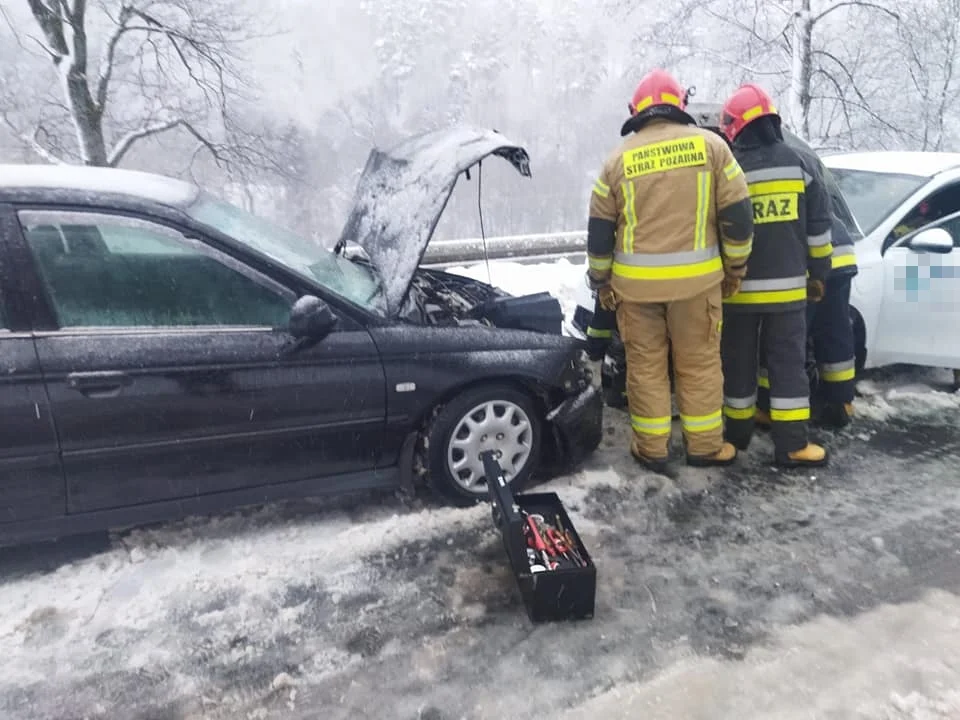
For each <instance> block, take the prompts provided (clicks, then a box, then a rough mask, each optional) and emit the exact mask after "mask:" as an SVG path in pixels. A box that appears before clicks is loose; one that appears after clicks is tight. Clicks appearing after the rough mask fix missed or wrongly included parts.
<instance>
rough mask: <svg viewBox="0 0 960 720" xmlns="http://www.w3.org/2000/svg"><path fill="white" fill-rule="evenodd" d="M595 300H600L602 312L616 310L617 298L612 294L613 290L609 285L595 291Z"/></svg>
mask: <svg viewBox="0 0 960 720" xmlns="http://www.w3.org/2000/svg"><path fill="white" fill-rule="evenodd" d="M597 298H598V299H599V300H600V307H602V308H603V309H604V310H616V309H617V296H616V294H615V293H614V292H613V288H612V287H610V286H609V285H606V286H604V287H602V288H600V290H598V291H597Z"/></svg>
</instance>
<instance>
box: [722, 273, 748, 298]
mask: <svg viewBox="0 0 960 720" xmlns="http://www.w3.org/2000/svg"><path fill="white" fill-rule="evenodd" d="M741 282H743V281H742V280H741V279H740V278H738V277H731V276H729V275H724V276H723V281H722V282H721V283H720V293H721V295H723V297H724V298H728V297H733V296H734V295H736V294H737V293H738V292H740V283H741Z"/></svg>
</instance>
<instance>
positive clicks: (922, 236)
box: [906, 228, 953, 254]
mask: <svg viewBox="0 0 960 720" xmlns="http://www.w3.org/2000/svg"><path fill="white" fill-rule="evenodd" d="M906 244H907V247H909V248H910V249H911V250H920V251H926V252H933V253H941V254H944V253H948V252H951V251H952V250H953V238H952V237H951V236H950V233H948V232H947V231H946V230H944V229H943V228H928V229H927V230H921V231H920V232H918V233H917V234H916V235H914V236H913V237H912V238H911V239H910V240H908V241H907V243H906Z"/></svg>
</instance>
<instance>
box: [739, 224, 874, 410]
mask: <svg viewBox="0 0 960 720" xmlns="http://www.w3.org/2000/svg"><path fill="white" fill-rule="evenodd" d="M831 233H832V242H833V255H832V256H831V270H830V274H829V276H828V277H827V284H826V292H825V293H824V297H823V300H821V301H820V302H819V303H810V304H808V306H807V326H808V334H809V335H810V338H811V340H812V341H813V352H814V357H815V358H816V361H817V371H818V373H819V382H818V383H817V391H816V392H815V393H814V397H812V398H811V405H812V406H813V407H814V408H819V412H815V413H814V417H815V419H816V422H817V424H819V425H822V426H824V427H830V428H835V429H840V428H843V427H846V426H847V425H848V424H849V423H850V420H851V419H852V418H853V399H854V394H855V391H856V388H855V384H856V352H855V346H854V337H853V325H852V324H851V323H850V283H851V281H852V280H853V277H854V276H855V275H856V274H857V256H856V253H855V251H854V248H853V238H851V237H850V233H849V232H848V231H847V228H846V226H845V225H844V224H843V221H841V220H840V218H839V217H837V216H836V215H834V216H833V225H832V228H831ZM759 383H760V384H759V387H758V390H757V414H756V423H757V425H759V426H761V427H769V426H770V413H769V409H770V380H769V377H768V373H767V369H766V358H765V357H764V356H763V353H761V356H760V373H759Z"/></svg>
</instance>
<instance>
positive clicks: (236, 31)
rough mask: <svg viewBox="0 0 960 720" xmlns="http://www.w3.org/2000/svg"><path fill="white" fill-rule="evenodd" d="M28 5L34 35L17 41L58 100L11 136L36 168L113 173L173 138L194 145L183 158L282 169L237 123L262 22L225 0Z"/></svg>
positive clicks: (49, 0) (63, 0) (250, 93)
mask: <svg viewBox="0 0 960 720" xmlns="http://www.w3.org/2000/svg"><path fill="white" fill-rule="evenodd" d="M26 2H27V3H28V4H29V8H30V11H31V13H32V15H33V18H34V19H35V21H36V23H37V27H38V29H39V31H40V33H39V35H37V34H32V33H18V37H17V39H18V42H19V43H20V44H21V46H23V47H24V48H28V49H31V48H32V49H36V48H39V50H40V51H41V52H42V54H43V55H44V56H45V57H47V58H48V59H49V61H50V62H51V63H52V65H53V67H54V69H55V71H56V73H57V77H58V80H59V94H60V95H61V98H62V100H61V101H59V102H57V101H56V100H55V99H53V97H50V98H48V101H47V102H46V103H45V104H44V106H43V107H42V108H41V110H40V111H39V112H36V113H35V114H34V115H33V116H32V118H31V119H30V121H28V122H24V120H23V119H21V121H20V123H19V124H16V125H17V126H16V127H15V128H14V129H15V130H16V131H17V132H18V135H19V136H20V137H21V138H22V139H23V140H24V141H26V142H27V144H28V145H29V146H30V147H31V148H32V149H33V150H34V151H35V152H36V154H37V155H39V156H40V157H42V158H43V159H44V160H47V161H51V162H56V161H59V160H65V159H70V160H74V159H75V160H78V161H79V162H81V163H83V164H87V165H100V166H111V167H114V166H117V165H119V164H120V163H121V162H123V161H124V159H125V158H126V157H127V156H128V154H129V153H130V152H131V151H132V150H133V149H134V148H135V147H136V146H137V145H139V144H140V143H142V142H143V141H145V140H147V139H149V138H153V139H157V138H159V137H160V136H162V135H166V134H173V133H178V134H180V135H181V137H186V138H189V139H190V140H192V141H193V145H194V148H195V149H194V150H193V151H192V152H191V153H190V154H189V157H190V158H191V159H195V158H196V157H197V156H198V155H199V154H202V153H206V154H207V155H208V156H209V157H211V158H212V159H213V161H214V162H216V163H217V164H218V165H220V166H229V165H234V164H236V165H244V166H262V167H267V168H270V169H274V170H280V169H281V168H279V167H277V165H276V163H275V161H274V160H273V158H272V154H271V152H270V151H269V149H268V148H267V147H266V145H265V143H264V139H263V138H262V137H261V136H260V135H259V134H258V133H257V132H256V131H255V129H251V128H248V127H246V126H245V124H244V122H243V120H242V118H243V114H244V109H245V107H247V106H249V104H250V102H251V101H252V100H253V99H254V97H255V94H254V88H252V87H250V85H249V83H248V82H247V80H246V79H245V77H244V73H243V62H242V54H243V50H244V47H245V46H246V44H247V43H248V42H249V41H251V40H253V39H255V38H257V37H263V36H264V35H263V33H258V32H257V31H255V30H253V28H256V27H258V26H260V25H261V24H262V22H263V21H262V20H259V19H257V20H255V18H253V17H247V16H244V15H243V14H242V13H240V12H239V11H238V8H236V7H234V6H233V5H232V4H231V3H230V1H229V0H202V1H194V0H91V1H89V2H88V0H26ZM98 38H99V39H100V42H99V46H100V49H99V52H95V51H94V49H93V48H94V46H95V45H96V44H97V43H96V40H97V39H98ZM94 68H96V69H94ZM0 112H3V114H4V118H5V120H6V122H7V124H8V125H15V123H14V122H13V121H12V120H11V118H10V116H11V113H10V112H9V111H7V112H4V108H3V107H0ZM65 127H69V128H71V129H72V133H65V132H64V129H65ZM69 134H72V135H73V142H72V143H71V142H68V141H66V138H65V137H64V136H65V135H69ZM71 146H72V148H71Z"/></svg>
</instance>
